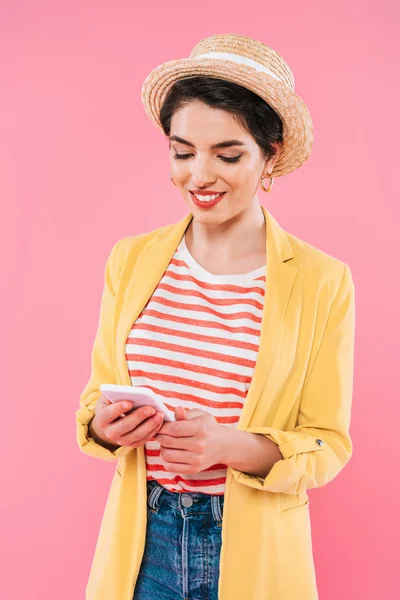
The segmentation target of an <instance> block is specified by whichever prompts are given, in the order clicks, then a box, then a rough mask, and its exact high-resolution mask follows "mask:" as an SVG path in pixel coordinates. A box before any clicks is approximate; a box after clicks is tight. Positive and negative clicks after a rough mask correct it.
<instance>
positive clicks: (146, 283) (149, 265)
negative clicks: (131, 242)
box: [116, 213, 193, 385]
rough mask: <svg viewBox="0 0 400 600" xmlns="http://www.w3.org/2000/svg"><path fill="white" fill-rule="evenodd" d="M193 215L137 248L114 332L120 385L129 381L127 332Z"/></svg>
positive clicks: (151, 292)
mask: <svg viewBox="0 0 400 600" xmlns="http://www.w3.org/2000/svg"><path fill="white" fill-rule="evenodd" d="M192 216H193V215H192V214H191V213H189V214H188V215H186V217H184V218H183V219H181V220H180V221H178V222H177V223H173V224H172V225H171V226H169V227H168V229H167V231H165V230H164V231H161V232H158V234H155V236H154V237H152V238H151V239H150V241H149V242H148V243H147V245H146V246H145V247H144V248H143V250H142V251H141V252H140V254H139V256H138V258H137V260H136V262H135V266H134V268H133V270H132V272H131V273H130V277H129V281H128V283H127V287H126V290H125V295H124V298H123V305H122V308H121V313H120V316H119V321H118V324H117V333H116V362H117V370H118V372H119V374H120V380H121V383H122V384H123V385H131V379H130V375H129V371H128V367H127V364H126V359H125V344H126V339H127V337H128V334H129V332H130V330H131V328H132V325H133V323H134V322H135V321H136V319H137V318H138V316H139V315H140V313H141V312H142V310H143V308H144V307H145V306H146V304H147V302H148V300H149V299H150V297H151V295H152V294H153V292H154V290H155V289H156V287H157V284H158V282H159V281H160V279H161V277H162V276H163V274H164V272H165V270H166V268H167V267H168V264H169V261H170V260H171V258H172V257H173V255H174V253H175V250H176V249H177V247H178V245H179V242H180V241H181V239H182V236H183V234H184V232H185V230H186V228H187V226H188V225H189V223H190V221H191V220H192Z"/></svg>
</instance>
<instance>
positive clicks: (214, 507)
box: [211, 496, 223, 522]
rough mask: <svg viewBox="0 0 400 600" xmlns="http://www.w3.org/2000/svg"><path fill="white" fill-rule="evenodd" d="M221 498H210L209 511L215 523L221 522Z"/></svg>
mask: <svg viewBox="0 0 400 600" xmlns="http://www.w3.org/2000/svg"><path fill="white" fill-rule="evenodd" d="M222 498H223V496H211V511H212V515H213V517H214V519H215V521H218V522H221V521H222V510H221V506H222V503H221V499H222Z"/></svg>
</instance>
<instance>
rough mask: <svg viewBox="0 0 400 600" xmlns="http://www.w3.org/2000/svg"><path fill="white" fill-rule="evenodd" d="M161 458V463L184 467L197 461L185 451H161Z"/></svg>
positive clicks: (190, 453) (191, 454) (191, 453)
mask: <svg viewBox="0 0 400 600" xmlns="http://www.w3.org/2000/svg"><path fill="white" fill-rule="evenodd" d="M161 457H162V459H163V461H164V460H165V461H168V462H170V463H176V464H185V465H192V464H194V463H195V462H196V460H197V457H196V456H195V455H194V454H193V452H188V451H187V450H170V449H168V448H167V449H165V450H164V449H163V450H162V451H161Z"/></svg>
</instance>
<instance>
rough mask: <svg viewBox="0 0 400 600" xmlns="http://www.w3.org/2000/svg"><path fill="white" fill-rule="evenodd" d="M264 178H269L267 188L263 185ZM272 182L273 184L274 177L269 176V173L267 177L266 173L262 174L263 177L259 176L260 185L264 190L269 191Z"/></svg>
mask: <svg viewBox="0 0 400 600" xmlns="http://www.w3.org/2000/svg"><path fill="white" fill-rule="evenodd" d="M264 179H269V186H268V188H267V189H266V188H265V186H264ZM273 184H274V178H273V177H271V175H269V176H268V177H267V176H266V175H264V177H261V187H262V189H263V190H264V192H270V191H271V190H272V186H273Z"/></svg>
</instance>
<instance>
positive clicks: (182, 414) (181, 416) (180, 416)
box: [175, 406, 187, 421]
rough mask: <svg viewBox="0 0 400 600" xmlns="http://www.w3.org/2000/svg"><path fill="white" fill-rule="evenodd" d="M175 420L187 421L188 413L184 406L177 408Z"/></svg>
mask: <svg viewBox="0 0 400 600" xmlns="http://www.w3.org/2000/svg"><path fill="white" fill-rule="evenodd" d="M175 419H176V420H177V421H183V420H185V419H187V416H186V411H185V409H184V407H183V406H177V407H176V409H175Z"/></svg>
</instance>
